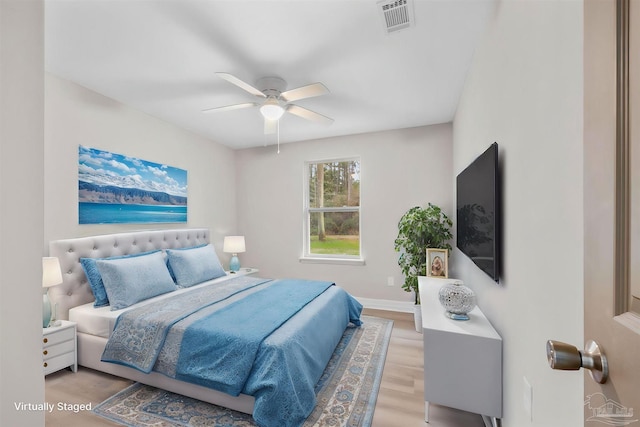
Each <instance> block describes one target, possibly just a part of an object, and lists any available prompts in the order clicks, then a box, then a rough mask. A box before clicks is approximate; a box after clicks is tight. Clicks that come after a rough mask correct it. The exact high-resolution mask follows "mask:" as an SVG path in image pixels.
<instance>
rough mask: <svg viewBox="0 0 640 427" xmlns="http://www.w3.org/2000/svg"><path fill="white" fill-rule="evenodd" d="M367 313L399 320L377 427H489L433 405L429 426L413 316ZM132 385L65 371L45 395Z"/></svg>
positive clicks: (68, 418)
mask: <svg viewBox="0 0 640 427" xmlns="http://www.w3.org/2000/svg"><path fill="white" fill-rule="evenodd" d="M364 314H368V315H372V316H378V317H384V318H388V319H392V320H393V321H394V325H393V333H392V335H391V342H390V345H389V351H388V352H387V359H386V362H385V366H384V373H383V375H382V382H381V384H380V392H379V393H378V400H377V403H376V409H375V413H374V417H373V425H372V427H396V426H398V427H426V426H430V427H484V422H483V421H482V418H481V417H480V416H479V415H475V414H470V413H468V412H463V411H458V410H455V409H451V408H446V407H442V406H438V405H431V409H430V413H429V417H430V422H429V424H425V422H424V402H423V400H422V399H423V397H422V395H423V386H424V381H423V378H422V372H423V371H422V369H423V363H424V362H423V358H422V335H421V334H419V333H417V332H416V331H415V329H414V326H413V315H411V314H407V313H394V312H387V311H376V310H365V312H364ZM130 384H131V381H129V380H124V379H121V378H118V377H114V376H111V375H108V374H104V373H101V372H97V371H94V370H91V369H87V368H83V367H79V368H78V372H77V373H75V374H74V373H72V372H71V371H69V370H62V371H59V372H56V373H53V374H50V375H48V376H47V377H46V381H45V397H46V401H47V402H48V403H51V404H54V405H57V404H58V402H61V403H66V404H84V403H90V402H91V403H92V404H93V407H95V406H96V405H97V404H99V403H101V402H102V401H104V400H106V399H107V398H109V397H110V396H112V395H114V394H115V393H117V392H118V391H120V390H122V389H124V388H126V387H127V386H129V385H130ZM45 424H46V427H94V426H95V427H107V426H118V425H119V424H116V423H113V422H110V421H107V420H105V419H103V418H101V417H98V416H96V415H94V414H93V413H92V412H90V411H80V412H78V413H74V412H72V411H59V410H54V411H53V412H52V413H50V414H49V413H47V414H46V416H45Z"/></svg>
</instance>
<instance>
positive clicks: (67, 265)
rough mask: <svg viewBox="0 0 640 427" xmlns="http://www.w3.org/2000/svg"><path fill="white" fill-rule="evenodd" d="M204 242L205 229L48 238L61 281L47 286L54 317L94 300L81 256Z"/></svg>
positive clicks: (125, 253)
mask: <svg viewBox="0 0 640 427" xmlns="http://www.w3.org/2000/svg"><path fill="white" fill-rule="evenodd" d="M203 243H209V230H207V229H206V228H184V229H177V230H149V231H135V232H129V233H118V234H105V235H101V236H90V237H78V238H75V239H65V240H54V241H51V242H50V243H49V256H54V257H58V259H59V260H60V267H61V269H62V280H63V282H62V284H60V285H58V286H54V287H52V288H50V289H49V298H50V299H51V304H52V305H54V304H57V307H56V310H57V312H56V318H58V319H65V320H66V319H68V318H69V309H71V308H73V307H76V306H78V305H82V304H86V303H88V302H91V301H93V300H94V297H93V293H92V292H91V288H90V287H89V283H88V282H87V277H86V276H85V274H84V270H83V269H82V265H81V264H80V258H105V257H110V256H118V255H129V254H136V253H139V252H146V251H152V250H154V249H175V248H185V247H189V246H196V245H200V244H203Z"/></svg>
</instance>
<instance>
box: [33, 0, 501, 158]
mask: <svg viewBox="0 0 640 427" xmlns="http://www.w3.org/2000/svg"><path fill="white" fill-rule="evenodd" d="M410 6H412V7H413V10H414V25H413V26H412V27H411V28H408V29H405V30H401V31H398V32H395V33H391V34H387V32H386V31H385V29H384V24H383V19H382V16H381V14H380V13H379V11H378V8H379V6H377V4H376V1H375V0H342V1H335V0H287V1H272V0H254V1H249V0H234V1H232V0H225V1H222V0H208V1H206V0H198V1H194V0H127V1H125V0H46V1H45V7H46V9H45V11H46V13H45V63H46V69H47V71H49V72H50V73H52V74H54V75H57V76H59V77H62V78H64V79H68V80H71V81H74V82H76V83H78V84H80V85H82V86H84V87H87V88H89V89H92V90H94V91H96V92H99V93H101V94H103V95H105V96H108V97H110V98H113V99H116V100H118V101H120V102H122V103H125V104H128V105H130V106H132V107H134V108H137V109H139V110H142V111H144V112H146V113H147V114H149V115H152V116H155V117H158V118H161V119H163V120H166V121H168V122H171V123H174V124H176V125H178V126H180V127H182V128H185V129H188V130H190V131H192V132H194V133H197V134H200V135H204V136H206V137H207V138H210V139H211V140H214V141H216V142H219V143H221V144H224V145H227V146H229V147H233V148H245V147H253V146H262V145H265V144H269V145H270V144H273V143H275V142H276V135H266V136H265V135H264V132H263V121H262V117H261V115H260V113H259V111H258V109H257V108H249V109H242V110H234V111H226V112H217V113H202V112H201V110H203V109H206V108H212V107H217V106H224V105H229V104H237V103H243V102H252V101H255V100H257V98H255V97H253V96H252V95H250V94H248V93H247V92H244V91H243V90H242V89H240V88H238V87H237V86H234V85H232V84H230V83H229V82H227V81H224V80H222V79H221V78H219V77H218V76H216V75H215V72H228V73H231V74H233V75H235V76H237V77H238V78H240V79H242V80H244V81H246V82H248V83H250V84H255V82H256V80H258V79H259V78H260V77H264V76H278V77H281V78H283V79H285V80H286V81H287V83H288V88H295V87H299V86H304V85H306V84H309V83H314V82H322V83H324V84H325V86H327V87H328V88H329V90H330V91H331V93H330V94H327V95H324V96H320V97H317V98H309V99H304V100H299V101H296V102H295V103H296V104H298V105H300V106H302V107H305V108H308V109H311V110H313V111H316V112H318V113H320V114H323V115H325V116H329V117H331V118H333V119H334V120H335V121H334V123H333V124H331V125H330V126H324V125H321V124H318V123H315V122H311V121H307V120H304V119H301V118H299V117H297V116H294V115H291V114H285V116H284V117H283V118H282V119H281V121H280V141H281V142H282V143H285V142H293V141H302V140H308V139H318V138H325V137H331V136H338V135H347V134H357V133H364V132H373V131H381V130H388V129H400V128H408V127H415V126H422V125H429V124H436V123H444V122H450V121H451V120H452V119H453V116H454V114H455V110H456V106H457V102H458V99H459V96H460V93H461V91H462V87H463V85H464V80H465V75H466V73H467V70H468V68H469V65H470V63H471V60H472V57H473V53H474V50H475V47H476V44H477V42H478V40H479V38H480V36H481V34H482V33H483V31H484V29H485V27H486V25H487V22H488V20H489V19H490V17H491V15H492V13H493V10H494V8H495V1H494V0H413V3H412V5H410Z"/></svg>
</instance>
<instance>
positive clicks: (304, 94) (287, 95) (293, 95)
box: [280, 83, 329, 102]
mask: <svg viewBox="0 0 640 427" xmlns="http://www.w3.org/2000/svg"><path fill="white" fill-rule="evenodd" d="M327 93H329V89H327V87H326V86H325V85H323V84H322V83H312V84H310V85H306V86H302V87H299V88H295V89H290V90H287V91H285V92H282V93H281V94H280V98H282V99H284V100H285V101H287V102H292V101H297V100H298V99H304V98H313V97H314V96H320V95H324V94H327Z"/></svg>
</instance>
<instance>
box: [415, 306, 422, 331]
mask: <svg viewBox="0 0 640 427" xmlns="http://www.w3.org/2000/svg"><path fill="white" fill-rule="evenodd" d="M413 321H414V323H415V327H416V332H420V333H422V307H421V306H420V304H416V305H414V306H413Z"/></svg>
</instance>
